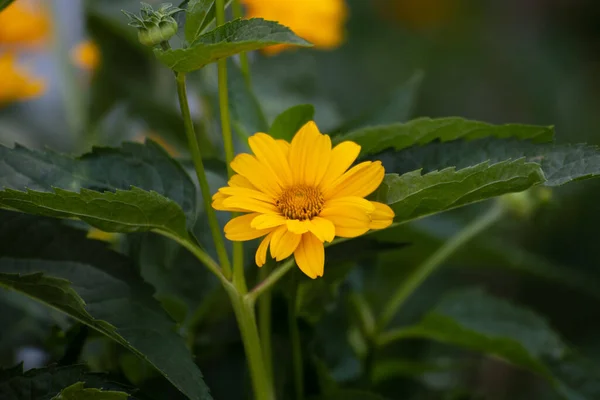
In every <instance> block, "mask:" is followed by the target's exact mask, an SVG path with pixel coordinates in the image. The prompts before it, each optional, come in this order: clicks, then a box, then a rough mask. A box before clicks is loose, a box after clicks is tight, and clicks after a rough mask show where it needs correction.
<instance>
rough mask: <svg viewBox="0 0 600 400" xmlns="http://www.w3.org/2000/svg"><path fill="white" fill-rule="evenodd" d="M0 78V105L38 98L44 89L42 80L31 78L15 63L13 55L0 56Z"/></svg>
mask: <svg viewBox="0 0 600 400" xmlns="http://www.w3.org/2000/svg"><path fill="white" fill-rule="evenodd" d="M0 77H2V79H1V80H0V104H5V103H10V102H13V101H19V100H27V99H31V98H34V97H39V96H41V95H42V94H43V92H44V90H45V88H46V84H45V82H44V81H43V80H42V79H37V78H33V77H31V76H30V75H29V74H28V72H27V71H26V70H25V69H24V68H23V67H22V66H20V65H18V64H17V63H16V56H15V54H14V53H5V54H2V55H0Z"/></svg>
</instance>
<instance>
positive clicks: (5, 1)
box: [0, 0, 15, 11]
mask: <svg viewBox="0 0 600 400" xmlns="http://www.w3.org/2000/svg"><path fill="white" fill-rule="evenodd" d="M13 1H15V0H0V11H2V10H4V9H5V8H6V7H8V6H10V5H11V4H12V3H13Z"/></svg>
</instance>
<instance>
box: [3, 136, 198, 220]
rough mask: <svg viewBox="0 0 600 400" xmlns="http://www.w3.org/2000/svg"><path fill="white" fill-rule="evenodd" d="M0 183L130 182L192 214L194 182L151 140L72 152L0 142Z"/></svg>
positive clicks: (41, 186) (103, 185)
mask: <svg viewBox="0 0 600 400" xmlns="http://www.w3.org/2000/svg"><path fill="white" fill-rule="evenodd" d="M0 160H1V161H0V187H5V188H9V189H14V190H20V191H24V190H26V189H32V190H42V191H51V190H52V189H53V188H55V187H58V188H61V189H66V190H71V191H79V190H81V189H84V188H85V189H91V190H95V191H99V192H104V191H115V190H117V189H121V190H128V189H130V188H131V186H136V187H138V188H141V189H143V190H146V191H155V192H157V193H159V194H161V195H163V196H165V197H168V198H169V199H171V200H173V201H175V202H177V203H178V204H179V205H180V206H181V208H182V209H183V210H184V212H185V214H186V216H187V219H188V222H190V223H193V221H194V220H195V218H196V203H197V201H196V187H195V186H194V183H193V182H192V180H191V179H190V177H189V175H188V174H187V173H186V172H185V170H184V169H183V168H182V167H181V165H179V163H178V162H177V161H175V160H174V159H172V158H171V157H170V156H169V154H168V153H167V152H166V151H165V150H164V149H163V148H162V147H160V146H159V145H158V144H156V143H155V142H153V141H150V140H148V141H146V143H145V144H139V143H123V145H122V147H120V148H101V147H96V148H94V149H93V150H92V152H91V153H87V154H84V155H82V156H80V157H78V158H71V157H68V156H66V155H62V154H58V153H54V152H52V151H48V150H47V151H45V152H40V151H35V150H28V149H26V148H24V147H22V146H18V145H17V146H16V147H15V148H14V149H9V148H7V147H3V146H0Z"/></svg>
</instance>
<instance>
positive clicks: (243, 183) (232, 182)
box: [227, 174, 257, 190]
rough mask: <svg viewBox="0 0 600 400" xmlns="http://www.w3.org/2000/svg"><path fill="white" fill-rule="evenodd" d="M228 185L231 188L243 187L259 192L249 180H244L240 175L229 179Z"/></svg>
mask: <svg viewBox="0 0 600 400" xmlns="http://www.w3.org/2000/svg"><path fill="white" fill-rule="evenodd" d="M227 184H228V185H229V186H231V187H242V188H246V189H254V190H257V189H256V188H255V187H254V185H253V184H252V183H250V181H249V180H248V179H247V178H244V177H243V176H241V175H240V174H235V175H233V176H232V177H231V178H229V182H227Z"/></svg>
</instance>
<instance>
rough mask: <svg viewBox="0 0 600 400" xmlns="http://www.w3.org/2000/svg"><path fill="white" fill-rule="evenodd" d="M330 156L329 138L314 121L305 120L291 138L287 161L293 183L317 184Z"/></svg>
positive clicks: (321, 177) (325, 169) (323, 173)
mask: <svg viewBox="0 0 600 400" xmlns="http://www.w3.org/2000/svg"><path fill="white" fill-rule="evenodd" d="M330 157H331V138H330V137H329V136H327V135H322V134H321V133H320V132H319V128H317V125H316V124H315V123H314V121H309V122H307V123H306V124H305V125H304V126H303V127H302V128H300V130H299V131H298V132H297V133H296V135H295V136H294V139H292V143H291V147H290V154H289V163H290V166H291V167H292V174H293V176H294V183H295V184H305V185H310V186H317V185H318V184H319V182H321V180H322V179H323V176H324V175H325V172H326V171H327V166H328V165H329V159H330Z"/></svg>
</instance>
